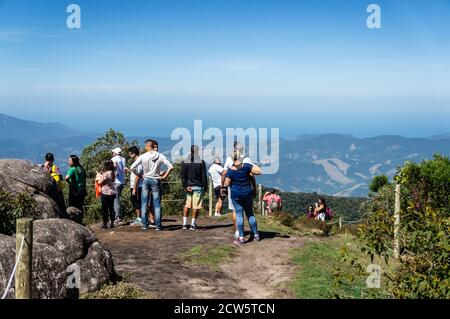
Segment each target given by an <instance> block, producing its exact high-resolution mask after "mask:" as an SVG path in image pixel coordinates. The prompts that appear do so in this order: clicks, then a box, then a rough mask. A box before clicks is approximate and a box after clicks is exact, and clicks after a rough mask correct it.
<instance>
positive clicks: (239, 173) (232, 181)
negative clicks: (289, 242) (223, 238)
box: [222, 151, 261, 245]
mask: <svg viewBox="0 0 450 319" xmlns="http://www.w3.org/2000/svg"><path fill="white" fill-rule="evenodd" d="M232 158H233V166H231V167H230V168H229V169H228V171H227V173H226V177H225V183H224V188H223V189H222V191H223V192H225V191H226V188H227V187H228V186H230V193H231V194H230V195H231V201H232V203H233V207H234V209H235V211H236V219H237V228H238V231H239V237H238V238H235V239H234V243H235V244H236V245H242V244H244V243H245V238H244V213H245V215H246V216H247V219H248V223H249V225H250V229H251V232H252V236H253V238H254V240H255V241H260V240H261V239H260V236H259V233H258V225H257V223H256V218H255V215H254V214H253V188H252V182H251V179H252V177H251V175H261V168H259V167H258V166H256V165H253V164H249V163H242V156H241V153H240V152H239V151H234V152H233V155H232Z"/></svg>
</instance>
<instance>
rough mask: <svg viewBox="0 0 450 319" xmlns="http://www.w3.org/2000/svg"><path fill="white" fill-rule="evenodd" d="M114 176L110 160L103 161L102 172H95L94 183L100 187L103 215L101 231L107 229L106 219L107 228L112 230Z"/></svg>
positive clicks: (114, 194)
mask: <svg viewBox="0 0 450 319" xmlns="http://www.w3.org/2000/svg"><path fill="white" fill-rule="evenodd" d="M115 180H116V174H115V172H114V163H113V161H111V160H107V161H105V164H104V166H103V171H102V172H101V173H99V172H97V176H96V177H95V181H96V182H97V183H98V184H99V185H100V186H101V188H102V189H101V196H100V199H101V202H102V214H103V226H102V228H103V229H106V228H108V219H109V220H110V224H109V228H114V220H115V217H116V215H115V211H114V199H115V198H116V185H115Z"/></svg>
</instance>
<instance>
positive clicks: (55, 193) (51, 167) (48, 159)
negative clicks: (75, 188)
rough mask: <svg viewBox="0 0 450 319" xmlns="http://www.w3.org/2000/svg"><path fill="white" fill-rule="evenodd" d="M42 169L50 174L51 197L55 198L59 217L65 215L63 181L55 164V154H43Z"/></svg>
mask: <svg viewBox="0 0 450 319" xmlns="http://www.w3.org/2000/svg"><path fill="white" fill-rule="evenodd" d="M42 167H43V168H44V170H45V171H46V172H47V173H49V174H50V176H51V177H52V180H53V188H52V196H51V197H52V198H53V199H54V200H55V202H56V204H57V205H58V208H59V210H60V216H61V217H67V216H66V203H65V201H64V194H63V189H64V181H63V177H62V174H61V171H60V170H59V168H58V166H56V164H55V156H54V155H53V154H52V153H47V154H45V163H44V164H43V165H42Z"/></svg>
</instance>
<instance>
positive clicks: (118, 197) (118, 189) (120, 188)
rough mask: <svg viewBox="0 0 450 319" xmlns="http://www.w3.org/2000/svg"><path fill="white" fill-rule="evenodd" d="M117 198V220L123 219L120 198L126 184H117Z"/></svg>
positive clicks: (115, 199)
mask: <svg viewBox="0 0 450 319" xmlns="http://www.w3.org/2000/svg"><path fill="white" fill-rule="evenodd" d="M115 186H116V197H115V198H114V211H115V212H116V218H118V219H122V211H121V209H120V196H122V191H123V187H124V186H125V185H124V184H116V185H115Z"/></svg>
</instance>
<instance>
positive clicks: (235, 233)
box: [233, 231, 239, 240]
mask: <svg viewBox="0 0 450 319" xmlns="http://www.w3.org/2000/svg"><path fill="white" fill-rule="evenodd" d="M233 239H234V240H237V239H239V232H238V231H235V232H234V236H233Z"/></svg>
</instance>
